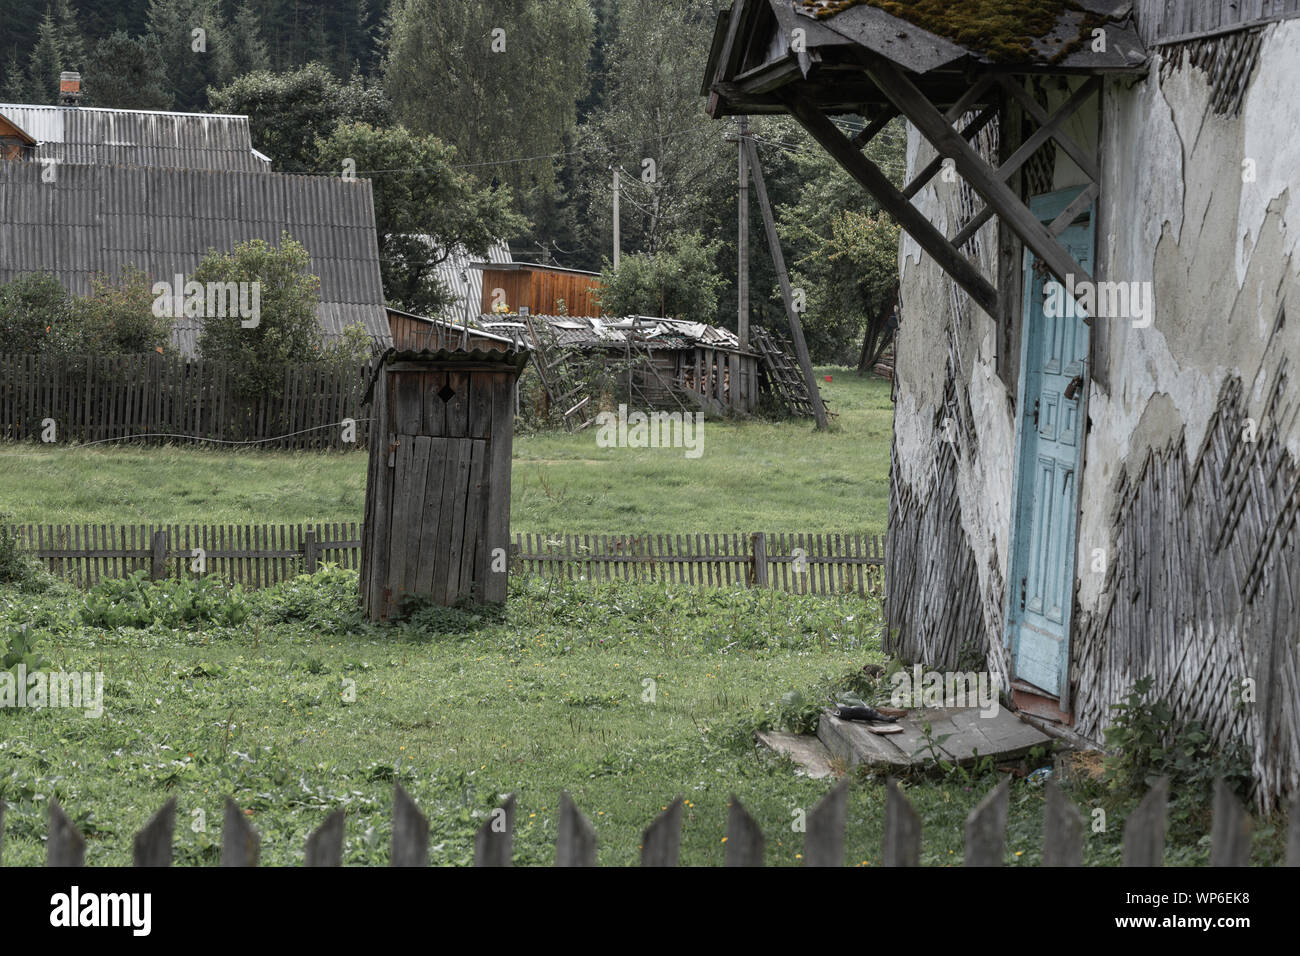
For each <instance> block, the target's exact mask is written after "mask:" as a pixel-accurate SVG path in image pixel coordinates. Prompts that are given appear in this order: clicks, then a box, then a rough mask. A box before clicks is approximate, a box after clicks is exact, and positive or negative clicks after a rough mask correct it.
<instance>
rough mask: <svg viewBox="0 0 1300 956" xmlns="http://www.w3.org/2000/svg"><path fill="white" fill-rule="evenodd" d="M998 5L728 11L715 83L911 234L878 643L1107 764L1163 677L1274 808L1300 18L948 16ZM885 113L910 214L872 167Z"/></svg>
mask: <svg viewBox="0 0 1300 956" xmlns="http://www.w3.org/2000/svg"><path fill="white" fill-rule="evenodd" d="M991 6H995V5H991V4H989V3H982V4H969V5H967V4H948V5H943V4H927V3H921V2H893V0H736V2H735V3H734V4H733V6H732V7H731V9H730V10H729V11H727V12H725V13H723V14H722V15H721V17H720V18H719V23H718V27H717V32H716V35H715V41H714V45H713V50H712V55H711V59H710V63H709V66H708V73H707V76H706V80H705V84H706V90H707V92H708V94H709V97H710V100H709V108H710V111H711V112H712V113H713V115H715V116H718V117H721V116H726V115H754V114H764V113H769V114H770V113H782V114H788V115H790V116H792V117H793V118H794V119H796V120H797V121H798V122H799V123H800V124H801V125H802V126H803V127H804V128H806V129H807V130H808V132H809V133H810V134H811V135H812V136H813V137H814V138H815V139H816V140H817V141H818V142H819V143H820V144H821V145H822V146H823V147H824V148H825V149H826V150H827V151H828V152H830V153H831V154H832V155H833V156H834V157H835V158H836V159H837V160H838V162H839V163H840V164H841V165H842V166H843V167H844V168H845V169H846V170H847V171H848V172H849V173H850V174H851V175H852V176H853V177H854V178H855V179H856V180H857V181H858V182H859V183H861V184H862V185H863V187H864V188H866V189H867V190H869V191H870V192H871V194H872V195H873V196H874V197H875V198H876V200H877V201H878V202H879V204H880V205H881V207H882V208H884V209H885V210H886V211H888V212H889V213H891V215H893V216H894V218H895V219H897V220H898V222H899V223H900V224H901V225H902V226H903V228H904V232H905V235H904V238H903V241H902V247H901V250H900V273H901V281H902V292H901V321H900V327H899V330H898V336H897V343H896V348H897V357H896V382H895V424H894V440H893V455H892V475H891V479H892V481H891V484H892V492H891V507H890V523H889V533H888V552H887V564H886V580H887V585H886V586H887V602H886V618H887V624H888V637H887V641H888V645H887V646H888V649H889V650H891V651H892V652H894V653H896V654H898V655H899V656H900V657H903V658H905V659H907V660H910V661H917V662H923V663H925V664H927V665H929V666H932V667H935V668H939V669H952V668H956V667H957V666H958V663H959V661H960V662H963V663H969V661H970V660H971V659H972V658H976V659H982V660H984V661H985V662H986V666H987V669H988V670H989V671H990V672H991V673H992V674H993V675H995V676H996V678H997V680H998V681H999V682H1000V684H1001V687H1002V690H1003V692H1004V695H1005V698H1006V699H1007V700H1009V701H1010V702H1011V703H1012V705H1013V706H1014V707H1016V708H1017V709H1019V710H1020V711H1021V712H1022V713H1026V714H1031V715H1035V716H1036V717H1037V719H1038V720H1040V721H1043V722H1046V724H1047V725H1049V726H1051V727H1053V728H1055V729H1057V730H1059V731H1061V732H1063V733H1068V734H1076V735H1079V736H1082V737H1083V738H1086V739H1088V740H1093V741H1102V740H1103V739H1104V735H1105V731H1106V728H1107V725H1108V722H1109V721H1110V720H1111V717H1112V711H1111V707H1112V705H1113V704H1115V703H1116V702H1118V701H1119V700H1120V699H1121V698H1123V697H1124V696H1125V695H1126V694H1128V693H1129V692H1130V690H1131V689H1132V688H1133V685H1134V684H1135V682H1137V681H1138V680H1139V679H1141V678H1143V677H1150V678H1151V679H1152V680H1153V682H1154V686H1153V693H1154V694H1155V695H1158V696H1161V697H1164V698H1165V699H1167V700H1168V701H1169V702H1170V703H1171V704H1172V705H1173V707H1174V710H1175V714H1176V717H1177V718H1179V719H1185V720H1197V721H1200V722H1202V723H1204V724H1205V725H1206V726H1207V727H1208V728H1209V729H1210V731H1211V733H1212V734H1213V736H1214V738H1215V741H1216V743H1217V744H1218V745H1221V746H1229V745H1239V746H1240V747H1241V748H1243V750H1244V751H1245V753H1246V754H1247V755H1248V756H1249V758H1250V760H1251V762H1252V764H1253V770H1254V776H1255V779H1256V798H1257V801H1258V803H1259V804H1260V805H1262V806H1263V807H1265V808H1268V807H1271V806H1274V805H1276V804H1277V802H1278V801H1279V800H1280V799H1282V798H1285V797H1287V796H1288V795H1294V794H1296V793H1297V792H1300V647H1298V644H1300V528H1297V513H1298V511H1300V386H1298V384H1297V382H1296V380H1295V376H1296V374H1297V367H1298V366H1300V279H1298V278H1297V276H1298V272H1300V257H1297V250H1296V244H1297V240H1298V239H1300V227H1297V225H1296V222H1295V218H1296V210H1295V208H1294V207H1295V204H1296V203H1298V202H1300V96H1297V95H1296V89H1297V86H1298V85H1300V2H1297V0H1237V2H1231V3H1226V2H1223V3H1221V2H1219V0H1191V2H1186V3H1177V4H1170V3H1164V2H1160V0H1139V2H1137V3H1131V2H1123V3H1121V2H1115V0H1080V2H1078V3H1065V2H1056V0H1044V2H1042V3H1040V4H1037V5H1036V6H1037V9H1038V12H1037V13H1035V14H1034V16H1033V17H1031V18H1030V19H1031V20H1032V21H1033V22H1023V23H1021V24H1019V26H1018V27H1016V28H1009V27H1008V26H1007V24H1006V23H1005V22H1004V21H996V20H988V21H980V20H978V19H977V18H976V17H975V16H973V15H971V14H969V12H963V11H970V10H974V9H976V8H978V9H980V10H983V11H985V12H987V11H988V10H989V8H990V7H991ZM934 11H939V12H934ZM900 116H901V117H902V118H903V119H904V120H905V121H906V122H907V123H908V129H909V147H908V157H907V159H908V163H907V166H908V179H909V182H908V184H907V185H906V186H904V187H903V188H901V189H900V188H898V187H897V186H896V185H895V184H893V183H891V182H890V181H889V180H888V178H887V177H886V176H885V175H884V174H883V173H882V172H881V171H880V170H879V169H877V168H876V167H875V166H874V165H873V164H872V163H871V162H870V160H869V159H867V158H866V157H865V156H864V155H863V153H862V152H861V147H862V146H863V145H864V143H865V142H866V141H868V140H869V139H871V137H872V136H873V135H875V133H876V132H878V131H879V130H880V129H882V128H883V127H884V126H885V125H886V124H887V123H889V122H891V121H893V120H895V119H896V118H897V117H900ZM846 126H847V127H849V128H847V129H846Z"/></svg>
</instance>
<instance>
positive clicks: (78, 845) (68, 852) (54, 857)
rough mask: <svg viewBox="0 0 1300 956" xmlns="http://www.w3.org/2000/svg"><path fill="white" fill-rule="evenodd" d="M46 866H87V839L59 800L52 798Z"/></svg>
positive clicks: (46, 843)
mask: <svg viewBox="0 0 1300 956" xmlns="http://www.w3.org/2000/svg"><path fill="white" fill-rule="evenodd" d="M45 865H46V866H85V865H86V839H85V837H83V836H82V835H81V831H79V830H78V829H77V828H76V827H75V826H73V824H72V821H71V820H69V819H68V815H67V814H66V813H64V812H63V808H62V807H61V806H59V801H58V800H55V799H54V798H52V797H51V798H50V832H49V836H48V837H46V842H45Z"/></svg>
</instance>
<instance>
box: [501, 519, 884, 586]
mask: <svg viewBox="0 0 1300 956" xmlns="http://www.w3.org/2000/svg"><path fill="white" fill-rule="evenodd" d="M515 544H516V548H515V556H516V557H517V559H518V561H519V564H520V567H521V569H522V570H523V571H525V572H528V573H533V574H539V575H546V576H552V577H561V578H566V579H568V580H579V579H587V580H593V581H609V580H634V581H666V582H672V583H677V584H696V585H706V586H722V587H729V586H745V587H759V588H774V589H776V590H779V591H790V592H794V593H799V594H859V595H866V594H868V593H871V594H877V593H880V592H882V591H883V589H884V568H885V546H884V538H883V536H880V535H873V534H769V533H766V532H761V531H760V532H756V533H753V534H643V535H634V536H627V535H624V536H610V535H594V534H588V535H570V534H563V535H560V534H551V535H547V534H527V535H516V536H515Z"/></svg>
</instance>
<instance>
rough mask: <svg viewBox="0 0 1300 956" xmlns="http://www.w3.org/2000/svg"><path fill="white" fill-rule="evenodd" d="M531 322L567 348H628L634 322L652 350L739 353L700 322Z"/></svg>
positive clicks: (561, 318) (497, 320)
mask: <svg viewBox="0 0 1300 956" xmlns="http://www.w3.org/2000/svg"><path fill="white" fill-rule="evenodd" d="M530 318H531V319H532V321H533V323H534V325H535V326H536V325H537V324H538V323H541V322H545V323H546V324H547V325H548V326H549V327H550V330H551V333H552V334H553V335H554V337H555V340H556V342H557V343H558V344H559V345H561V346H564V347H569V348H595V349H604V348H616V349H622V348H624V347H625V346H626V344H627V335H626V332H627V331H631V330H632V328H633V320H635V325H636V335H637V341H638V342H639V343H640V344H643V345H648V346H650V347H653V348H665V349H690V348H694V347H696V346H697V345H698V346H705V347H708V348H715V349H724V350H730V351H741V349H740V340H739V339H738V338H737V337H736V333H735V332H732V331H731V330H729V329H724V328H721V327H720V326H716V325H706V324H704V323H703V322H687V321H683V320H680V319H665V318H660V317H655V316H644V315H641V316H627V317H624V318H618V319H615V318H609V317H606V318H601V319H593V318H587V317H585V316H574V315H534V316H531V317H530ZM482 324H483V325H484V326H486V327H487V328H489V329H492V328H498V329H507V328H514V329H516V330H518V329H519V328H520V327H522V323H521V322H520V321H519V320H517V319H514V318H508V319H504V320H503V319H502V318H501V316H496V315H484V316H483V317H482ZM525 337H526V334H525Z"/></svg>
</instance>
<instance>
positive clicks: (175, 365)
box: [0, 353, 367, 450]
mask: <svg viewBox="0 0 1300 956" xmlns="http://www.w3.org/2000/svg"><path fill="white" fill-rule="evenodd" d="M232 368H233V367H232V366H231V365H230V364H229V363H225V362H217V361H205V360H194V361H187V360H185V359H184V358H182V357H180V356H167V355H159V354H157V353H149V354H146V355H105V356H83V355H0V439H7V440H23V439H27V440H35V441H43V440H49V439H50V437H52V438H53V440H54V441H55V442H56V443H64V442H81V443H88V442H101V441H118V440H126V439H137V440H141V441H167V442H174V443H180V442H185V441H200V440H202V441H216V442H224V443H231V444H252V443H256V444H258V445H260V446H261V447H266V448H292V449H306V448H336V449H343V450H346V449H352V448H364V447H365V441H366V428H365V421H364V418H365V415H364V413H363V410H362V405H361V399H362V396H363V394H364V388H365V380H366V368H367V366H366V364H365V363H356V364H354V365H335V364H330V363H324V362H309V363H303V364H299V365H290V366H287V367H286V368H285V370H284V381H283V385H282V390H281V394H282V395H283V398H279V399H259V400H256V401H250V400H246V399H241V398H239V397H237V395H236V391H235V387H234V381H233V376H232V374H231V373H232ZM344 419H352V420H354V421H355V422H356V423H357V424H356V428H355V431H354V432H352V431H346V430H345V428H344V427H343V426H341V425H339V424H338V423H339V422H342V421H343V420H344ZM50 423H53V426H54V427H53V431H52V433H51V431H50V429H49V424H50Z"/></svg>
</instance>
